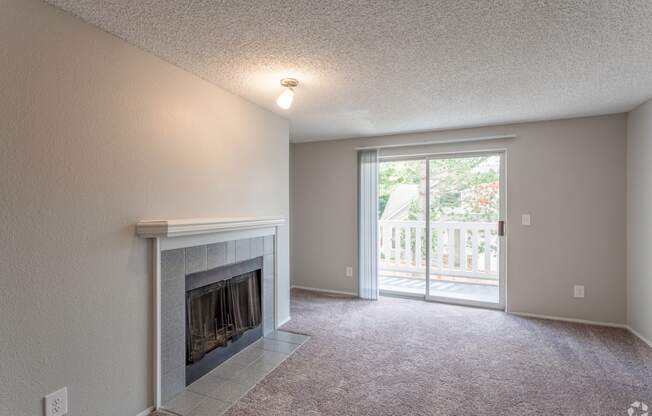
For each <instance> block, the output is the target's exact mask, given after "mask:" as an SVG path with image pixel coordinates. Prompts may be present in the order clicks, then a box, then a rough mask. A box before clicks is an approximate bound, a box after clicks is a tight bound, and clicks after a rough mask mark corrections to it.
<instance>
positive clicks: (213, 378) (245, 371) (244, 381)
mask: <svg viewBox="0 0 652 416" xmlns="http://www.w3.org/2000/svg"><path fill="white" fill-rule="evenodd" d="M309 338H310V337H308V336H306V335H299V334H293V333H290V332H284V331H274V332H271V333H270V334H269V335H267V336H265V337H264V338H261V339H259V340H258V341H256V342H254V343H253V344H251V345H250V346H248V347H247V348H245V349H244V350H242V351H240V352H239V353H238V354H236V355H234V356H233V357H231V358H229V359H228V360H227V361H225V362H224V363H222V364H221V365H220V366H219V367H217V368H215V369H214V370H213V371H211V372H210V373H208V374H206V375H205V376H204V377H202V378H200V379H199V380H197V381H195V382H194V383H192V384H191V385H189V386H188V387H186V388H185V390H184V391H182V392H181V393H179V394H177V395H176V396H175V397H173V398H172V399H171V400H169V401H168V402H166V403H165V404H164V405H163V410H168V411H170V412H171V413H167V412H158V413H156V412H155V413H153V415H161V416H163V415H167V414H171V415H180V416H219V415H221V414H223V413H224V412H226V410H228V409H229V408H230V407H231V406H232V405H233V404H234V403H235V402H236V401H238V400H239V399H240V398H241V397H242V396H244V395H245V394H246V393H247V392H248V391H249V390H250V389H251V388H253V387H254V386H255V385H256V384H257V383H258V382H259V381H261V380H262V379H263V378H265V376H267V374H269V373H271V372H272V371H273V370H274V369H275V368H276V367H278V366H279V365H280V364H281V363H282V362H283V361H285V359H286V358H288V357H289V356H290V355H292V353H294V351H295V350H296V349H297V348H299V347H300V346H301V345H302V344H303V343H304V342H306V341H307V340H308V339H309Z"/></svg>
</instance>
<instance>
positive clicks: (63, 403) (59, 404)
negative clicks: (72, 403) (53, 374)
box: [45, 387, 68, 416]
mask: <svg viewBox="0 0 652 416" xmlns="http://www.w3.org/2000/svg"><path fill="white" fill-rule="evenodd" d="M67 414H68V388H67V387H64V388H62V389H59V390H57V391H55V392H54V393H50V394H48V395H47V396H45V416H64V415H67Z"/></svg>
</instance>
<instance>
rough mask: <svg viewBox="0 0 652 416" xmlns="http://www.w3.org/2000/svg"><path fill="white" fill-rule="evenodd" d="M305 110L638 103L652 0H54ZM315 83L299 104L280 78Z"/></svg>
mask: <svg viewBox="0 0 652 416" xmlns="http://www.w3.org/2000/svg"><path fill="white" fill-rule="evenodd" d="M48 2H49V3H52V4H54V5H57V6H59V7H61V8H63V9H65V10H68V11H70V12H72V13H73V14H76V15H78V16H80V17H81V18H83V19H84V20H86V21H88V22H90V23H92V24H95V25H97V26H99V27H101V28H103V29H105V30H107V31H109V32H111V33H113V34H115V35H117V36H119V37H121V38H123V39H125V40H127V41H128V42H130V43H132V44H134V45H137V46H139V47H141V48H143V49H145V50H147V51H150V52H152V53H154V54H156V55H158V56H160V57H162V58H164V59H166V60H167V61H169V62H172V63H174V64H176V65H178V66H180V67H182V68H185V69H187V70H188V71H190V72H192V73H194V74H197V75H199V76H201V77H203V78H205V79H207V80H210V81H212V82H213V83H215V84H217V85H219V86H220V87H223V88H225V89H227V90H229V91H231V92H233V93H235V94H238V95H241V96H243V97H245V98H247V99H249V100H251V101H253V102H255V103H257V104H259V105H261V106H263V107H265V108H267V109H270V110H272V111H274V112H276V113H278V114H281V115H283V116H285V117H287V118H289V119H290V121H291V136H292V139H293V141H295V142H301V141H312V140H322V139H335V138H345V137H356V136H368V135H377V134H388V133H397V132H407V131H419V130H429V129H443V128H454V127H466V126H478V125H485V124H499V123H505V122H518V121H531V120H544V119H554V118H566V117H574V116H583V115H597V114H606V113H614V112H621V111H628V110H630V109H631V108H633V107H634V106H635V105H637V104H639V103H641V102H643V101H644V100H646V99H648V98H650V97H652V1H650V0H633V1H626V0H620V1H614V0H583V1H582V0H550V1H544V0H539V1H534V0H531V1H526V0H505V1H488V0H485V1H481V0H476V1H466V0H450V1H413V0H410V1H408V0H403V1H330V0H321V1H320V0H317V1H312V0H306V1H281V0H268V1H235V0H234V1H216V0H194V1H192V0H187V1H179V0H138V1H128V0H48ZM285 76H295V77H296V78H298V79H299V81H300V82H301V84H300V85H299V87H298V89H297V94H296V97H295V102H294V106H293V107H292V109H291V110H289V111H285V110H281V109H279V108H278V107H276V105H275V102H274V101H275V99H276V96H278V94H279V93H280V92H281V87H280V86H279V84H278V82H279V79H280V78H282V77H285Z"/></svg>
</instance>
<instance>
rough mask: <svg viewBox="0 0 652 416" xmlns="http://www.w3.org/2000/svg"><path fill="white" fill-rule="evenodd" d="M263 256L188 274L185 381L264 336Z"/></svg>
mask: <svg viewBox="0 0 652 416" xmlns="http://www.w3.org/2000/svg"><path fill="white" fill-rule="evenodd" d="M261 276H262V257H258V258H255V259H251V260H247V261H244V262H240V263H235V264H231V265H227V266H222V267H218V268H215V269H212V270H207V271H205V272H199V273H194V274H190V275H186V385H189V384H190V383H192V382H193V381H195V380H197V379H199V378H200V377H201V376H203V375H204V374H206V373H208V372H209V371H211V370H212V369H214V368H215V367H217V366H218V365H219V364H221V363H222V362H224V361H225V360H227V359H228V358H229V357H231V356H233V355H234V354H236V353H237V352H238V351H241V350H242V349H244V348H246V347H247V346H248V345H249V344H251V343H252V342H254V341H256V340H257V339H259V338H260V337H262V332H263V331H262V318H263V316H262V300H261V299H262V289H261Z"/></svg>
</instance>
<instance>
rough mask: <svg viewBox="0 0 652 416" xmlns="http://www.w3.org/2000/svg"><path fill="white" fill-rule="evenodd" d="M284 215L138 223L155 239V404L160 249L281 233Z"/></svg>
mask: <svg viewBox="0 0 652 416" xmlns="http://www.w3.org/2000/svg"><path fill="white" fill-rule="evenodd" d="M285 222H286V220H285V218H284V217H278V216H277V217H232V218H194V219H170V220H145V221H139V222H138V223H137V224H136V234H137V235H138V236H139V237H142V238H147V239H150V241H152V260H153V278H154V285H153V286H154V305H153V306H154V320H155V321H154V351H153V354H154V368H153V370H154V374H153V380H154V386H153V392H154V408H155V409H158V408H159V407H160V406H161V348H160V345H161V302H162V299H161V252H162V251H163V250H170V249H176V248H183V247H193V246H197V245H204V244H212V243H217V242H222V241H230V240H238V239H244V238H255V237H262V236H267V235H273V236H274V237H277V236H278V228H279V227H281V226H283V225H285ZM274 247H275V249H274V283H273V286H274V301H273V305H274V328H273V329H275V328H277V327H278V326H279V319H278V311H277V305H278V288H277V284H278V279H277V276H278V259H277V257H278V250H277V249H276V247H277V242H275V243H274Z"/></svg>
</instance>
